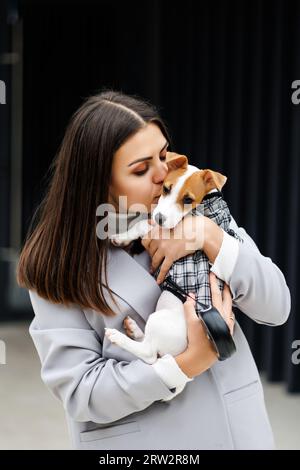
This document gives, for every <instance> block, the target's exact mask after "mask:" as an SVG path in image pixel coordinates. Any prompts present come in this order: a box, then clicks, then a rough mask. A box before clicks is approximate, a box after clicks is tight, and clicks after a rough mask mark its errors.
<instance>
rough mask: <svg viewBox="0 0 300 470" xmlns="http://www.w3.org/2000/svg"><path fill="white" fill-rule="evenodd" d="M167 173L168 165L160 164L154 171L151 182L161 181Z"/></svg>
mask: <svg viewBox="0 0 300 470" xmlns="http://www.w3.org/2000/svg"><path fill="white" fill-rule="evenodd" d="M167 173H168V166H167V165H166V163H163V164H161V165H160V166H159V168H158V169H157V170H156V171H155V173H154V176H153V182H154V183H161V182H162V181H163V180H164V179H165V177H166V176H167Z"/></svg>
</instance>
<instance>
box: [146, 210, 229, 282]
mask: <svg viewBox="0 0 300 470" xmlns="http://www.w3.org/2000/svg"><path fill="white" fill-rule="evenodd" d="M207 220H208V218H207V217H205V216H192V215H187V216H185V217H184V218H183V219H182V220H181V221H180V222H179V223H178V224H177V225H176V226H175V227H174V228H173V229H166V228H163V227H161V226H160V225H159V224H156V222H154V221H153V220H151V221H149V223H151V225H153V228H152V229H151V230H150V231H149V232H148V233H147V234H146V235H145V236H144V237H143V238H142V239H141V243H142V245H143V246H144V248H145V249H146V250H147V251H148V253H149V254H150V256H151V258H152V262H151V269H150V272H154V271H156V269H157V268H158V267H159V266H160V265H161V267H160V272H159V275H158V278H157V283H158V284H160V283H161V282H162V281H163V280H164V278H165V276H166V274H167V273H168V271H169V269H170V267H171V266H172V264H173V263H174V261H176V260H178V259H180V258H182V257H184V256H186V255H188V254H191V253H194V252H195V251H196V250H201V249H202V247H203V243H204V239H205V232H206V223H207ZM215 225H216V224H215ZM220 230H221V229H220Z"/></svg>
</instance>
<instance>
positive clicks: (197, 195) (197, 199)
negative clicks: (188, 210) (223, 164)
mask: <svg viewBox="0 0 300 470" xmlns="http://www.w3.org/2000/svg"><path fill="white" fill-rule="evenodd" d="M226 180H227V178H226V176H224V175H222V174H221V173H217V172H215V171H212V170H199V171H196V172H195V173H193V174H192V175H191V176H189V177H188V178H187V179H186V180H185V182H184V184H183V186H182V188H181V190H180V191H179V193H178V197H177V204H179V205H180V206H181V207H182V208H183V206H184V204H191V207H192V209H193V208H194V207H196V206H197V205H198V204H201V202H202V200H203V198H204V196H205V195H206V194H207V193H208V192H209V191H211V190H212V189H214V188H216V189H218V190H219V191H220V190H221V189H222V187H223V186H224V184H225V182H226ZM187 198H189V199H187ZM185 201H189V202H185Z"/></svg>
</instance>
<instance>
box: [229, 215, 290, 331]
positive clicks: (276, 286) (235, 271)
mask: <svg viewBox="0 0 300 470" xmlns="http://www.w3.org/2000/svg"><path fill="white" fill-rule="evenodd" d="M230 228H232V229H233V230H234V231H235V232H236V233H237V235H239V237H240V238H241V239H242V240H241V241H237V239H234V243H237V244H238V250H237V252H235V251H234V250H232V248H231V253H228V255H230V256H231V255H232V253H234V255H235V263H234V266H233V267H232V272H231V273H230V275H229V276H227V277H228V278H227V279H226V280H225V279H223V280H225V281H226V282H227V283H228V284H229V287H230V290H231V293H232V298H233V306H234V307H237V308H238V309H239V310H241V311H242V312H243V313H245V314H246V315H247V316H248V317H250V318H251V319H252V320H254V321H255V322H257V323H261V324H264V325H270V326H277V325H281V324H283V323H285V322H286V321H287V319H288V317H289V313H290V309H291V295H290V290H289V288H288V286H287V284H286V281H285V277H284V275H283V273H282V271H281V270H280V269H279V268H278V266H277V265H276V264H275V263H273V262H272V260H271V258H269V257H267V256H264V255H262V254H261V252H260V251H259V249H258V247H257V246H256V244H255V242H254V241H253V239H252V238H251V237H250V236H249V235H248V233H247V232H246V230H245V229H244V228H243V227H238V226H237V224H236V222H235V220H234V219H232V222H231V224H230ZM227 237H228V235H227ZM232 239H233V237H232ZM232 243H233V242H232ZM224 245H225V244H224ZM221 249H222V247H221ZM220 251H221V250H220ZM220 258H222V259H224V260H225V259H226V253H224V252H223V253H222V256H220ZM224 271H226V269H225V270H224ZM227 274H228V267H227ZM221 278H222V277H221Z"/></svg>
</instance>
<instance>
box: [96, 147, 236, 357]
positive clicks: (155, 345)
mask: <svg viewBox="0 0 300 470" xmlns="http://www.w3.org/2000/svg"><path fill="white" fill-rule="evenodd" d="M166 163H167V165H168V174H167V176H166V178H165V180H164V183H163V189H162V195H161V196H160V199H159V201H158V204H157V206H156V208H155V209H154V211H153V214H152V218H153V219H154V220H155V221H156V222H157V223H158V224H159V225H161V226H162V227H164V228H169V229H171V228H173V227H175V226H176V224H178V222H180V221H181V219H182V218H183V217H184V216H185V215H186V214H188V213H189V212H192V214H193V215H195V214H197V215H199V214H202V215H207V216H208V217H210V218H212V219H213V220H214V221H215V222H216V223H218V225H220V226H221V227H222V228H224V230H227V231H228V233H230V235H232V236H236V235H235V234H234V232H233V231H232V230H231V229H229V228H228V226H229V222H230V220H231V216H230V213H229V210H228V207H227V204H226V202H225V201H224V199H223V198H222V193H221V189H222V187H223V186H224V184H225V182H226V180H227V178H226V176H224V175H222V174H221V173H217V172H215V171H212V170H209V169H206V170H199V169H198V168H197V167H195V166H193V165H189V164H188V159H187V157H186V156H185V155H179V154H177V153H174V152H167V160H166ZM213 190H214V191H213ZM204 200H205V201H204ZM152 227H153V226H152V225H150V224H149V223H148V221H147V220H141V221H139V222H137V223H135V224H134V225H133V227H131V228H130V229H129V230H128V231H126V232H124V233H118V234H114V235H112V236H110V240H111V242H112V243H113V244H114V245H115V246H126V245H128V244H129V243H131V242H132V241H133V240H136V239H137V238H139V237H143V236H144V235H146V234H147V233H148V231H149V230H151V228H152ZM236 238H239V237H237V236H236ZM158 273H159V268H158V269H157V271H156V273H154V276H157V275H158ZM168 274H169V276H168V279H172V280H173V283H172V284H173V286H174V285H176V286H177V287H178V288H179V289H180V291H181V295H180V292H178V290H177V293H176V291H175V290H174V289H172V288H171V285H170V282H168V283H166V282H165V281H164V282H163V283H162V284H161V285H160V287H161V289H162V294H161V295H160V297H159V299H158V302H157V305H156V310H155V312H154V313H152V314H150V315H149V317H148V320H147V323H146V326H145V332H144V333H143V331H142V330H141V329H140V328H139V326H138V325H137V323H136V322H135V321H134V320H133V319H131V318H130V317H126V319H125V320H124V324H123V325H124V329H125V331H126V333H127V334H126V335H125V334H123V333H122V332H120V331H118V330H116V329H113V328H105V330H106V331H105V336H106V337H107V338H108V339H109V340H110V341H111V342H112V343H114V344H116V345H117V346H119V347H121V348H123V349H125V350H127V351H129V352H130V353H132V354H134V355H135V356H137V357H139V358H140V359H142V360H143V361H145V362H147V363H148V364H153V363H154V362H155V361H156V360H157V358H158V357H161V356H163V355H165V354H171V355H173V356H175V355H178V354H180V353H181V352H183V351H184V350H185V349H186V347H187V326H186V321H185V315H184V308H183V301H184V297H182V293H185V295H188V293H189V292H194V293H195V295H196V299H198V302H197V300H196V303H197V306H196V307H195V309H196V312H197V314H198V316H199V319H200V320H204V313H205V310H203V306H204V307H205V308H206V307H209V306H211V294H210V285H209V280H208V275H209V262H208V258H207V257H206V255H205V254H204V253H203V251H202V250H198V251H196V252H195V253H193V254H191V255H187V256H186V257H184V258H181V259H179V260H177V261H175V262H174V263H173V265H172V267H171V268H170V270H169V273H168ZM174 281H176V283H174ZM218 281H219V286H220V288H221V289H222V286H223V281H221V280H218ZM174 294H175V295H174ZM178 294H179V295H178ZM200 300H201V301H202V302H201V301H200ZM203 304H204V305H203ZM199 305H201V308H200V307H199ZM210 310H211V309H210ZM214 310H215V312H214V313H215V314H216V312H217V310H216V309H214ZM207 311H208V310H207ZM217 314H218V316H219V317H220V318H218V319H217V322H215V320H216V316H214V315H212V316H209V315H207V317H209V318H210V320H209V322H210V325H211V326H213V328H214V327H216V328H217V334H216V336H218V337H219V338H220V337H222V338H223V337H224V334H225V336H226V338H225V339H226V341H227V342H226V341H225V343H226V344H225V343H224V342H223V343H222V344H221V347H220V348H218V347H217V346H216V343H215V342H214V341H213V343H214V345H215V346H216V349H217V352H218V353H219V359H220V360H223V359H225V358H226V357H229V356H230V355H231V354H232V353H233V352H234V351H235V346H234V342H233V340H232V337H231V335H230V332H229V328H228V326H227V324H226V323H225V321H224V320H223V318H222V317H221V315H220V314H219V312H217ZM220 322H221V329H222V328H223V331H222V332H221V333H220ZM204 323H205V326H206V328H207V325H208V324H207V323H206V322H204ZM212 324H213V325H212ZM216 325H217V326H216ZM208 333H209V330H208ZM222 335H223V336H222ZM208 336H209V337H210V339H211V340H213V338H212V337H211V335H209V334H208ZM223 339H224V338H223ZM224 344H225V346H224ZM219 346H220V344H219ZM222 348H223V350H222ZM224 348H225V349H224ZM221 350H222V353H220V351H221Z"/></svg>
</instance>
